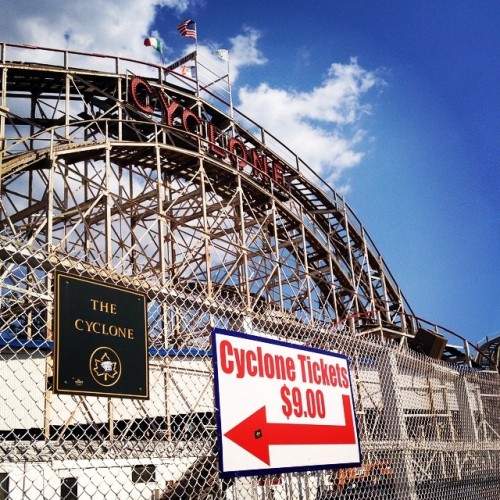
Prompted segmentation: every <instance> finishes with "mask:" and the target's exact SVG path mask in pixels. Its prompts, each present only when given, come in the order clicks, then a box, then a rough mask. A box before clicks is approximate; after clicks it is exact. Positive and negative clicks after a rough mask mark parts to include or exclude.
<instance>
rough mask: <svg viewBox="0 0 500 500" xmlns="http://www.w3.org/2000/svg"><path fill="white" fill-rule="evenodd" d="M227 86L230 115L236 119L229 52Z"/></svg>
mask: <svg viewBox="0 0 500 500" xmlns="http://www.w3.org/2000/svg"><path fill="white" fill-rule="evenodd" d="M227 87H228V92H229V116H230V117H231V120H232V119H234V112H233V96H232V92H231V77H230V75H229V53H228V56H227Z"/></svg>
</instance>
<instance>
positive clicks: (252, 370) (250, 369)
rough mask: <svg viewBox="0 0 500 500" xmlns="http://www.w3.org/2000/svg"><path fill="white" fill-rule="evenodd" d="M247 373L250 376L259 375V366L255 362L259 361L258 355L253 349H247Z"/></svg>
mask: <svg viewBox="0 0 500 500" xmlns="http://www.w3.org/2000/svg"><path fill="white" fill-rule="evenodd" d="M246 358H247V373H248V375H250V377H255V376H256V375H257V367H256V366H255V365H254V364H253V363H254V362H255V361H257V356H256V354H255V353H254V352H253V351H247V355H246Z"/></svg>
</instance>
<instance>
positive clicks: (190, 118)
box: [182, 109, 200, 140]
mask: <svg viewBox="0 0 500 500" xmlns="http://www.w3.org/2000/svg"><path fill="white" fill-rule="evenodd" d="M189 122H194V123H195V125H194V126H193V127H192V128H191V127H189ZM199 125H200V119H199V118H198V117H197V116H196V115H195V114H194V113H193V112H192V111H191V110H190V109H185V110H184V111H183V112H182V126H183V127H184V130H185V131H186V132H189V133H191V134H198V126H199ZM192 139H193V140H196V138H194V137H192Z"/></svg>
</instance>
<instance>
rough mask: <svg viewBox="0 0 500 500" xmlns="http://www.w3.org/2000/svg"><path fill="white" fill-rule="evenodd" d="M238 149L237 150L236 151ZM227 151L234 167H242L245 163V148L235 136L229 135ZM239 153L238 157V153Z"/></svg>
mask: <svg viewBox="0 0 500 500" xmlns="http://www.w3.org/2000/svg"><path fill="white" fill-rule="evenodd" d="M237 150H239V151H237ZM229 151H230V153H231V161H232V163H233V165H234V166H235V167H239V168H241V169H242V168H244V166H245V165H246V164H247V148H246V147H245V145H244V144H243V143H242V142H241V141H240V140H239V139H236V137H231V139H229ZM238 154H239V157H240V158H239V159H238V156H237V155H238Z"/></svg>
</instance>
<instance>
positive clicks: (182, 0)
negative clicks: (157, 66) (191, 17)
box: [0, 0, 192, 61]
mask: <svg viewBox="0 0 500 500" xmlns="http://www.w3.org/2000/svg"><path fill="white" fill-rule="evenodd" d="M191 3H192V2H191ZM189 4H190V0H140V1H137V0H106V1H102V0H86V1H84V2H77V1H68V0H63V1H61V0H57V1H50V2H33V1H31V0H18V1H16V2H4V5H2V15H1V16H0V32H1V33H2V39H3V40H4V41H6V42H10V43H20V44H31V45H38V46H43V47H53V48H54V47H57V48H66V49H71V50H77V51H82V52H98V53H106V54H110V55H121V56H126V57H129V58H132V59H134V58H137V59H142V60H144V59H148V60H149V61H155V54H154V51H145V50H144V45H143V41H144V36H145V35H148V34H149V32H148V30H149V28H150V26H151V25H152V23H153V21H154V18H155V13H156V8H157V7H170V8H172V9H175V10H177V11H178V12H182V11H184V10H185V9H186V8H187V7H188V6H189ZM156 61H157V59H156Z"/></svg>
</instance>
